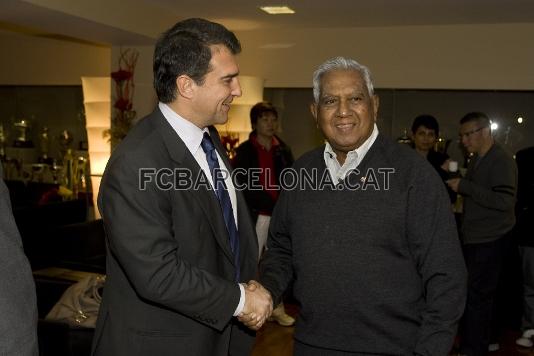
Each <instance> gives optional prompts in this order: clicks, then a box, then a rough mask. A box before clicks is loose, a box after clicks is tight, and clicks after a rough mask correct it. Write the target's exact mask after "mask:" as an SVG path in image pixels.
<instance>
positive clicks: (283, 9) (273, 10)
mask: <svg viewBox="0 0 534 356" xmlns="http://www.w3.org/2000/svg"><path fill="white" fill-rule="evenodd" d="M260 9H261V10H262V11H265V12H266V13H268V14H269V15H284V14H294V13H295V10H293V9H291V8H290V7H289V6H260Z"/></svg>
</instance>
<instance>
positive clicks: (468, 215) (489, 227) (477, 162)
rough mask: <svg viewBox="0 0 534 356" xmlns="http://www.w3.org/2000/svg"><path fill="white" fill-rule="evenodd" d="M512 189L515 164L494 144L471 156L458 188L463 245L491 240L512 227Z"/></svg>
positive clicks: (513, 218)
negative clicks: (486, 150)
mask: <svg viewBox="0 0 534 356" xmlns="http://www.w3.org/2000/svg"><path fill="white" fill-rule="evenodd" d="M516 190H517V167H516V164H515V161H514V159H513V158H512V156H511V155H510V154H508V153H507V152H506V151H505V150H504V149H503V148H502V147H501V146H500V145H499V144H498V143H495V144H494V145H493V146H492V147H491V148H490V150H489V151H488V152H487V153H486V154H485V155H484V156H482V157H479V156H475V157H473V159H472V160H471V162H469V166H468V167H467V173H466V176H465V178H463V179H462V180H460V184H459V186H458V192H459V193H460V194H462V195H463V196H464V215H463V221H462V227H461V232H462V241H463V243H464V244H472V243H483V242H490V241H494V240H496V239H498V238H500V237H502V236H503V235H504V234H506V233H507V232H508V231H510V230H511V229H512V228H513V227H514V224H515V214H514V208H515V200H516V199H515V198H516Z"/></svg>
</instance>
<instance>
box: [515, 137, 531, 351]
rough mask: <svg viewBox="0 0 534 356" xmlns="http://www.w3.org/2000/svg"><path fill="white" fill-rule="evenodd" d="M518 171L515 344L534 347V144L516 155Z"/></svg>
mask: <svg viewBox="0 0 534 356" xmlns="http://www.w3.org/2000/svg"><path fill="white" fill-rule="evenodd" d="M515 160H516V163H517V170H518V184H517V204H516V214H517V222H516V225H515V228H514V236H515V237H516V238H517V240H518V243H519V252H520V255H521V263H522V267H523V321H522V325H521V328H522V330H523V334H522V335H521V337H520V338H519V339H517V340H516V344H517V345H520V346H523V347H532V346H534V342H533V341H534V147H529V148H525V149H523V150H521V151H519V152H517V154H516V156H515Z"/></svg>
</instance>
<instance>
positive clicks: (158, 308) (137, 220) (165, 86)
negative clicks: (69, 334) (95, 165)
mask: <svg viewBox="0 0 534 356" xmlns="http://www.w3.org/2000/svg"><path fill="white" fill-rule="evenodd" d="M240 49H241V48H240V44H239V41H238V40H237V38H236V37H235V35H234V34H233V33H232V32H230V31H228V30H227V29H226V28H224V27H223V26H221V25H219V24H216V23H212V22H209V21H206V20H202V19H189V20H185V21H182V22H179V23H177V24H176V25H175V26H174V27H172V28H171V29H169V30H168V31H167V32H165V33H164V34H163V35H162V36H161V38H160V39H159V40H158V42H157V45H156V48H155V54H154V85H155V88H156V92H157V95H158V98H159V101H160V102H159V105H158V107H157V108H156V110H155V111H154V112H153V113H152V114H151V115H149V116H148V117H146V118H144V119H142V120H141V121H140V122H139V123H138V124H137V125H136V126H135V127H134V128H133V129H132V130H131V132H130V133H129V134H128V136H127V137H126V138H125V139H124V141H123V142H122V143H121V144H120V145H119V146H118V147H117V148H116V149H115V151H114V152H113V155H112V157H111V159H110V161H109V163H108V166H107V168H106V172H105V173H104V177H103V179H102V185H101V188H100V194H99V209H100V211H101V214H102V217H103V219H104V225H105V229H106V236H107V246H108V257H107V282H106V287H105V289H104V296H103V301H102V305H101V309H100V314H99V319H98V322H97V327H96V331H95V337H94V341H93V354H94V355H114V356H120V355H128V356H132V355H154V356H156V355H157V356H165V355H169V356H170V355H200V356H202V355H205V356H214V355H220V356H223V355H224V356H226V355H249V354H250V351H251V348H252V344H253V341H254V338H253V336H254V334H253V332H252V331H250V330H249V329H247V328H246V327H244V325H243V324H241V323H239V321H238V320H237V318H236V317H238V316H241V318H243V317H246V319H245V320H244V322H246V323H247V325H248V326H249V327H251V328H253V329H257V328H258V327H260V326H261V325H262V324H263V322H265V319H266V318H267V317H268V316H269V315H270V312H271V311H272V301H271V298H270V295H269V293H268V292H267V291H266V290H265V289H263V288H262V287H261V286H258V285H256V284H252V283H251V284H250V286H248V287H247V286H245V285H244V284H241V283H239V282H241V281H250V280H251V279H252V278H254V277H255V275H256V265H257V261H258V253H257V250H258V246H257V242H256V237H255V235H254V229H253V226H252V224H251V221H250V217H249V215H248V213H247V209H246V206H245V202H244V198H243V196H242V193H241V192H239V191H237V190H236V189H235V188H234V186H233V183H232V181H231V179H230V177H229V175H228V171H227V169H230V162H229V161H228V159H227V157H226V155H225V153H224V152H225V151H224V149H223V148H222V146H221V144H220V140H219V138H218V135H217V131H216V130H215V129H214V128H213V127H212V125H213V124H223V123H225V122H226V121H227V119H228V110H229V109H230V103H231V102H232V100H233V98H234V97H238V96H240V95H241V88H240V85H239V81H238V79H237V76H238V74H239V68H238V66H237V62H236V58H235V55H236V54H237V53H239V52H240ZM220 172H223V174H220Z"/></svg>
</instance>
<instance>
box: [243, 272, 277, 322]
mask: <svg viewBox="0 0 534 356" xmlns="http://www.w3.org/2000/svg"><path fill="white" fill-rule="evenodd" d="M243 287H245V306H244V307H243V311H242V312H241V314H239V315H238V316H237V318H238V319H239V321H240V322H242V323H243V324H245V325H246V326H247V327H249V328H250V329H252V330H258V329H259V328H261V327H262V325H263V324H264V323H265V321H266V320H267V318H268V317H270V316H271V313H272V311H273V300H272V298H271V294H270V293H269V291H268V290H267V289H265V288H264V287H263V286H262V285H261V284H260V283H259V282H257V281H255V280H251V281H249V282H248V283H247V284H243Z"/></svg>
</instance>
